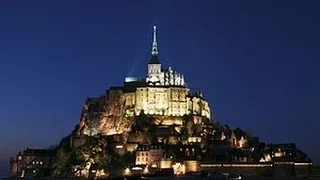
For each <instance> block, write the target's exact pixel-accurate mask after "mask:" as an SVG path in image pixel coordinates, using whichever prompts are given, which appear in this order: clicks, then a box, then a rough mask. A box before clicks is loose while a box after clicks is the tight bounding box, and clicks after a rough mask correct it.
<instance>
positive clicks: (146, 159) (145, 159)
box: [138, 158, 148, 162]
mask: <svg viewBox="0 0 320 180" xmlns="http://www.w3.org/2000/svg"><path fill="white" fill-rule="evenodd" d="M139 161H140V158H138V162H139ZM141 161H148V158H141Z"/></svg>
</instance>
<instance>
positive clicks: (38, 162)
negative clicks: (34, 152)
mask: <svg viewBox="0 0 320 180" xmlns="http://www.w3.org/2000/svg"><path fill="white" fill-rule="evenodd" d="M32 164H43V162H42V161H32Z"/></svg>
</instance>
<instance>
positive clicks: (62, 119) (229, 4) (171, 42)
mask: <svg viewBox="0 0 320 180" xmlns="http://www.w3.org/2000/svg"><path fill="white" fill-rule="evenodd" d="M302 2H304V3H306V4H302ZM319 5H320V4H319V3H318V1H268V2H266V1H263V2H262V1H211V0H208V1H185V0H184V1H174V2H173V1H171V0H167V1H155V0H145V1H142V0H141V1H134V3H133V1H131V0H128V1H122V0H115V1H78V0H77V1H68V2H66V1H51V2H48V1H32V2H30V1H0V82H1V84H0V88H1V93H0V120H1V126H0V164H2V166H0V169H1V167H4V166H6V165H7V164H6V163H7V161H8V158H9V156H12V155H15V153H17V152H18V150H22V149H23V148H25V147H35V148H38V147H39V148H41V147H47V146H49V145H52V144H56V143H58V142H59V140H60V138H61V137H63V136H65V135H67V134H69V133H70V132H71V130H72V129H73V127H74V126H75V125H76V124H77V123H78V122H79V116H80V110H81V107H82V104H83V102H84V101H85V99H86V97H88V96H98V95H101V94H104V92H105V90H106V89H107V88H108V87H109V86H112V85H121V83H122V80H123V78H124V77H125V76H128V75H130V76H144V75H145V74H146V67H147V62H148V59H149V57H150V51H151V39H152V26H153V25H154V24H156V25H157V26H158V45H159V53H160V58H161V61H162V63H163V65H164V66H169V65H171V66H173V67H174V68H175V69H177V70H178V71H180V72H182V73H184V75H185V78H186V81H187V83H188V84H189V87H190V88H191V89H193V90H202V91H203V92H204V95H205V97H206V98H207V99H209V101H210V105H211V107H212V109H213V110H214V112H213V117H214V119H216V120H218V121H220V122H222V123H226V124H229V125H230V126H231V127H234V128H235V127H238V126H239V127H241V128H243V129H247V130H249V131H251V132H252V133H253V134H254V135H257V136H259V137H260V138H261V140H263V141H266V142H275V143H281V142H296V143H297V145H298V147H299V148H301V149H302V150H303V151H305V152H307V153H308V154H309V156H310V157H311V158H312V159H313V160H314V161H316V162H317V163H320V155H319V153H318V149H319V145H320V140H319V139H318V136H317V135H318V134H317V133H316V132H317V130H318V129H319V125H320V121H319V113H318V112H319V107H320V95H319V92H320V83H319V78H320V72H319V71H318V67H319V65H320V62H319V60H320V36H319V32H320V24H319V18H320V11H319V8H320V6H319Z"/></svg>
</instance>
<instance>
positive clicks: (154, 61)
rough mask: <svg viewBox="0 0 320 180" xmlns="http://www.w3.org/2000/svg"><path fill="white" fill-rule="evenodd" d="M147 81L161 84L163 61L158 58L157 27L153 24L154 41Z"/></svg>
mask: <svg viewBox="0 0 320 180" xmlns="http://www.w3.org/2000/svg"><path fill="white" fill-rule="evenodd" d="M147 83H148V84H149V85H160V84H162V83H161V63H160V61H159V58H158V44H157V27H156V26H153V42H152V51H151V58H150V61H149V63H148V76H147Z"/></svg>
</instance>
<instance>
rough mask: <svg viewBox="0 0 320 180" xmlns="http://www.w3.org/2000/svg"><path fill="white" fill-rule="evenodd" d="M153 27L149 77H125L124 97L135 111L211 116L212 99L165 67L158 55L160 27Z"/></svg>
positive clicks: (179, 74) (136, 112) (126, 102)
mask: <svg viewBox="0 0 320 180" xmlns="http://www.w3.org/2000/svg"><path fill="white" fill-rule="evenodd" d="M153 30H154V31H153V42H152V51H151V58H150V61H149V63H148V74H147V77H146V78H132V77H127V78H126V79H125V83H124V94H123V97H124V98H125V104H126V106H134V110H135V114H139V113H140V112H141V111H144V113H146V114H157V115H168V116H183V115H185V114H194V115H199V116H204V117H207V118H210V108H209V105H208V102H207V101H206V100H205V99H204V98H203V96H202V94H201V93H192V92H190V90H189V89H188V87H187V86H186V83H185V80H184V76H183V74H181V73H178V72H176V71H174V70H173V69H172V68H171V67H169V68H168V69H162V67H161V63H160V60H159V57H158V45H157V40H156V26H154V27H153ZM130 90H131V91H130Z"/></svg>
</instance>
